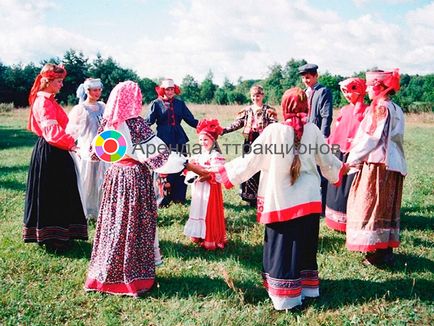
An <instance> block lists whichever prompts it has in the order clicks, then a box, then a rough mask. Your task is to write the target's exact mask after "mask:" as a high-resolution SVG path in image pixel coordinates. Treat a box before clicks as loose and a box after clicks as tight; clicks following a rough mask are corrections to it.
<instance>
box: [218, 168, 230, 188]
mask: <svg viewBox="0 0 434 326" xmlns="http://www.w3.org/2000/svg"><path fill="white" fill-rule="evenodd" d="M218 171H219V174H220V176H221V177H222V183H223V185H224V186H225V188H226V189H230V188H232V187H233V186H234V185H233V184H232V182H230V180H229V178H228V173H227V171H226V168H225V167H224V165H222V166H219V170H218Z"/></svg>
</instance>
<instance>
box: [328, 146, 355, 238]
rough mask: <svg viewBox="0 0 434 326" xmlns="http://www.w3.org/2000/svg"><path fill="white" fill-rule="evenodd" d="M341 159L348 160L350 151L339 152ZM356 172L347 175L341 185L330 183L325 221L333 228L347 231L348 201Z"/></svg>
mask: <svg viewBox="0 0 434 326" xmlns="http://www.w3.org/2000/svg"><path fill="white" fill-rule="evenodd" d="M338 158H339V160H341V161H342V162H346V161H347V159H348V153H341V152H339V155H338ZM354 177H355V174H350V175H345V176H343V178H342V183H341V185H340V186H339V187H336V186H334V185H332V184H330V183H329V184H328V188H327V201H326V208H325V223H326V225H327V226H328V227H329V228H330V229H333V230H336V231H340V232H345V229H346V226H347V201H348V194H349V193H350V189H351V184H352V183H353V180H354Z"/></svg>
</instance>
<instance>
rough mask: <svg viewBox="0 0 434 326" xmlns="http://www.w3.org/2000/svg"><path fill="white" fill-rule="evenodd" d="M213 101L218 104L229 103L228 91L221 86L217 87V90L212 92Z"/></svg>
mask: <svg viewBox="0 0 434 326" xmlns="http://www.w3.org/2000/svg"><path fill="white" fill-rule="evenodd" d="M213 102H214V103H216V104H220V105H227V104H229V100H228V93H227V92H226V91H225V89H224V88H222V87H219V88H217V90H216V91H215V93H214V100H213Z"/></svg>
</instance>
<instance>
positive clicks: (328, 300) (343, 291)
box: [312, 279, 434, 309]
mask: <svg viewBox="0 0 434 326" xmlns="http://www.w3.org/2000/svg"><path fill="white" fill-rule="evenodd" d="M320 291H321V296H320V297H319V298H318V299H317V300H315V301H313V302H312V306H314V307H316V308H319V309H337V308H342V307H344V306H346V305H356V304H364V303H366V302H369V301H371V300H375V299H378V298H384V299H385V300H387V301H395V300H396V299H409V300H411V299H414V298H415V297H418V298H420V300H422V301H427V302H431V301H432V293H433V291H434V282H432V281H429V280H426V279H399V280H389V281H380V282H374V281H365V280H360V279H343V280H327V279H322V280H321V290H320Z"/></svg>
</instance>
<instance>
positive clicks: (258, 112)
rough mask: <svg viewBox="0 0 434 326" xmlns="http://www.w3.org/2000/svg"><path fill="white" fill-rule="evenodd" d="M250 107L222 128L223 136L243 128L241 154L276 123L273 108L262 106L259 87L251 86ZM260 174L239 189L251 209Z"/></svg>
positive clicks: (248, 149) (262, 98)
mask: <svg viewBox="0 0 434 326" xmlns="http://www.w3.org/2000/svg"><path fill="white" fill-rule="evenodd" d="M250 98H251V100H252V105H250V106H248V107H246V108H244V109H242V110H241V111H240V112H239V113H238V116H237V118H236V119H235V120H234V122H232V124H231V125H230V126H228V127H226V128H223V133H222V134H223V135H224V134H227V133H230V132H232V131H235V130H238V129H241V128H243V136H244V145H243V153H244V154H246V153H248V152H249V151H250V150H251V148H250V146H251V144H252V143H253V142H254V141H255V139H256V138H258V136H259V135H260V134H261V133H262V131H263V130H264V129H265V128H266V127H267V126H268V125H269V124H271V123H274V122H277V113H276V110H275V109H274V108H272V107H271V106H269V105H267V104H264V103H263V101H264V89H263V88H262V86H260V85H253V86H252V87H251V88H250ZM260 175H261V173H260V172H258V173H256V174H255V175H253V176H252V177H251V178H250V179H249V180H247V181H246V182H243V183H242V184H241V188H240V196H241V198H242V199H243V200H244V201H247V202H248V203H249V204H250V206H251V207H256V196H257V193H258V184H259V179H260Z"/></svg>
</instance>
